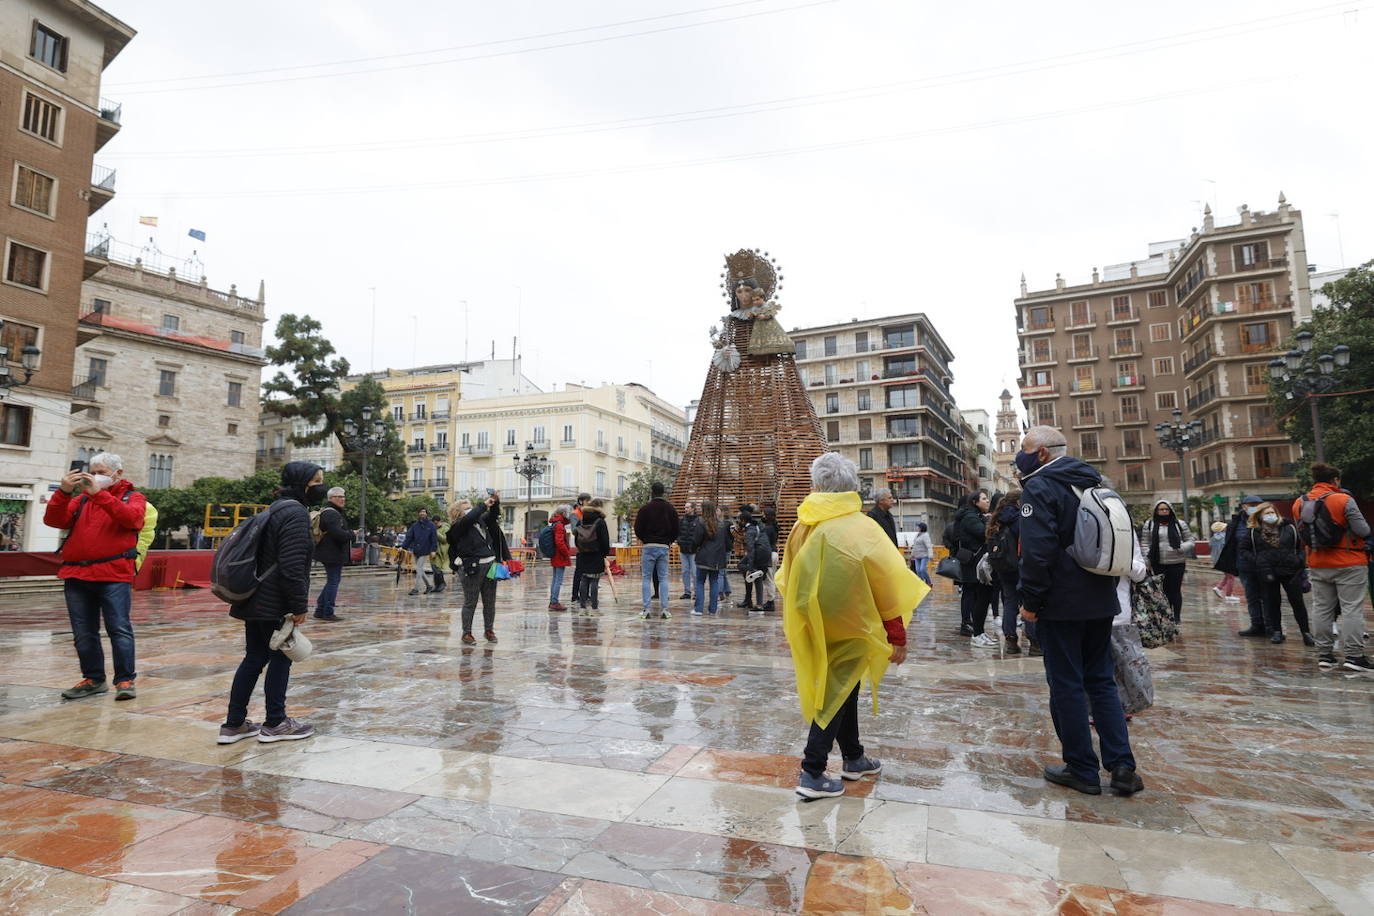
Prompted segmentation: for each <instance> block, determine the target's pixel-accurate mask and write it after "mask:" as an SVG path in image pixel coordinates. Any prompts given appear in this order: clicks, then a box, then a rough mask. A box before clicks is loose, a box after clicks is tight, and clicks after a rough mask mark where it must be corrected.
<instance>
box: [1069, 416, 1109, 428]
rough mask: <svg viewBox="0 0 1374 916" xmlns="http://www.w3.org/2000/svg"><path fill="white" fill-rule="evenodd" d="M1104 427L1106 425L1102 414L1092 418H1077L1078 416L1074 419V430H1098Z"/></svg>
mask: <svg viewBox="0 0 1374 916" xmlns="http://www.w3.org/2000/svg"><path fill="white" fill-rule="evenodd" d="M1102 425H1104V424H1103V422H1102V415H1101V414H1093V415H1092V416H1091V417H1077V416H1076V417H1074V418H1073V428H1074V429H1097V428H1098V427H1100V426H1102Z"/></svg>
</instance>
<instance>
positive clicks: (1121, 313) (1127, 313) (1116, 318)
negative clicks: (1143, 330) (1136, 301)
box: [1107, 305, 1140, 327]
mask: <svg viewBox="0 0 1374 916" xmlns="http://www.w3.org/2000/svg"><path fill="white" fill-rule="evenodd" d="M1139 320H1140V309H1138V308H1136V307H1135V306H1134V305H1132V306H1130V307H1128V308H1124V309H1122V308H1116V307H1115V306H1113V307H1112V310H1111V312H1110V313H1108V316H1107V326H1108V327H1114V326H1116V325H1122V324H1130V323H1131V322H1134V321H1139Z"/></svg>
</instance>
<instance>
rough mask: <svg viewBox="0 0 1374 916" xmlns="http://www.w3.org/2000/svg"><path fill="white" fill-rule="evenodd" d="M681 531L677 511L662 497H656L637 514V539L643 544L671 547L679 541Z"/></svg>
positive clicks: (641, 507)
mask: <svg viewBox="0 0 1374 916" xmlns="http://www.w3.org/2000/svg"><path fill="white" fill-rule="evenodd" d="M679 529H680V526H679V524H678V520H677V510H676V509H674V508H673V504H672V503H670V502H668V500H666V499H664V498H663V497H661V496H655V497H654V498H653V499H651V500H649V501H648V502H647V503H645V504H644V505H642V506H640V507H639V511H638V512H636V513H635V537H637V538H639V542H640V543H641V544H660V545H662V546H664V547H669V546H671V545H672V543H673V542H674V541H676V540H677V536H678V533H679Z"/></svg>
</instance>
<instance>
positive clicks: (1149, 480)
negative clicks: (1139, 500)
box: [1121, 474, 1155, 493]
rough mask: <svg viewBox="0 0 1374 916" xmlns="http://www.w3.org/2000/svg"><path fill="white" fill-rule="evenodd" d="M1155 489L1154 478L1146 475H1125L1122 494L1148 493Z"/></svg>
mask: <svg viewBox="0 0 1374 916" xmlns="http://www.w3.org/2000/svg"><path fill="white" fill-rule="evenodd" d="M1154 488H1155V481H1154V478H1153V477H1151V476H1149V475H1148V474H1127V475H1126V481H1125V485H1124V486H1122V488H1121V491H1122V492H1123V493H1148V492H1150V491H1152V490H1154Z"/></svg>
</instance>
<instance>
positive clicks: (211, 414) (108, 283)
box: [71, 241, 267, 489]
mask: <svg viewBox="0 0 1374 916" xmlns="http://www.w3.org/2000/svg"><path fill="white" fill-rule="evenodd" d="M106 245H107V247H106V252H105V253H106V256H107V258H108V262H107V263H106V265H105V266H104V267H102V268H101V269H100V270H99V271H98V272H96V273H95V274H94V275H93V276H91V277H90V278H89V279H88V280H86V282H85V283H83V284H82V293H81V295H82V301H81V309H82V315H81V318H80V321H79V323H78V325H77V338H76V342H77V348H76V362H75V365H74V367H73V377H72V386H73V387H72V408H73V411H74V413H73V419H72V430H71V453H72V454H73V455H74V456H75V457H78V458H83V459H84V458H89V456H91V455H93V454H95V453H97V452H100V451H111V452H114V453H116V454H118V455H120V456H121V457H122V458H123V459H124V468H125V472H126V473H127V474H128V475H129V476H130V478H131V479H133V480H135V481H137V482H138V484H139V485H140V486H143V487H147V488H150V489H161V488H167V487H186V486H189V485H190V484H191V483H192V482H193V481H195V480H197V479H199V478H201V477H227V478H230V479H237V478H240V477H246V476H248V475H249V474H252V473H253V470H254V455H253V448H252V441H253V436H254V434H255V433H256V431H257V429H258V415H259V412H260V411H259V406H258V403H259V402H258V393H259V388H260V387H261V384H262V367H263V366H264V365H265V364H266V359H265V358H264V355H263V349H262V329H263V324H264V322H265V321H266V320H267V319H266V316H265V313H264V304H263V298H264V290H263V286H262V284H261V283H259V285H258V295H257V298H254V297H251V296H241V295H239V292H238V288H237V287H236V286H230V288H229V290H228V291H227V292H222V291H220V290H215V289H211V288H210V286H209V285H208V284H207V283H206V281H205V278H204V277H203V276H201V277H198V278H196V279H194V280H193V279H191V278H189V277H186V278H183V277H180V276H178V275H177V270H176V268H175V267H171V268H168V269H167V270H165V271H159V270H152V269H150V268H148V267H145V266H144V264H143V261H142V259H141V258H139V257H138V256H136V255H132V254H130V255H128V256H127V257H126V256H125V255H122V254H121V253H120V251H119V250H118V248H117V247H116V246H115V243H112V242H109V241H107V243H106Z"/></svg>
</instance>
